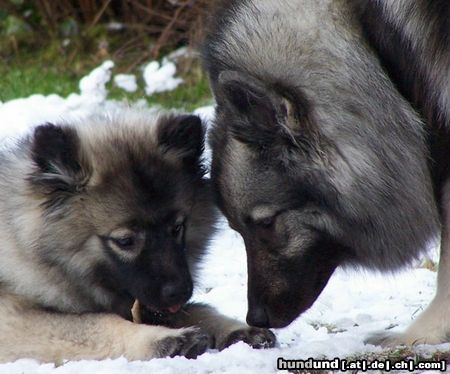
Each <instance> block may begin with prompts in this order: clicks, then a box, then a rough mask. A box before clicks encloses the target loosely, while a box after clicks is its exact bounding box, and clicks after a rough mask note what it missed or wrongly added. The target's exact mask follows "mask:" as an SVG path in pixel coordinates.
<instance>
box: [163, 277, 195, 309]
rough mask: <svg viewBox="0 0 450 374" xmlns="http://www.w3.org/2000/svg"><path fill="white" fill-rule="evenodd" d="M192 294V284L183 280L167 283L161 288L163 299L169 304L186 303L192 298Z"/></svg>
mask: <svg viewBox="0 0 450 374" xmlns="http://www.w3.org/2000/svg"><path fill="white" fill-rule="evenodd" d="M191 294H192V286H191V285H186V284H184V283H182V282H171V283H167V284H165V285H164V286H163V287H162V289H161V299H162V301H163V303H164V304H166V305H169V306H171V305H174V304H183V303H185V302H186V301H188V300H189V299H190V297H191Z"/></svg>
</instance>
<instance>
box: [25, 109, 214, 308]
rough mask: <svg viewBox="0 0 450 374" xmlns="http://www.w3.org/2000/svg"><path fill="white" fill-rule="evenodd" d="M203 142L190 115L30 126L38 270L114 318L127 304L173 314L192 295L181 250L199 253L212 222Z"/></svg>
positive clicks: (122, 117) (128, 113) (196, 120)
mask: <svg viewBox="0 0 450 374" xmlns="http://www.w3.org/2000/svg"><path fill="white" fill-rule="evenodd" d="M146 116H148V117H146ZM203 142H204V129H203V127H202V124H201V121H200V119H199V118H198V117H196V116H192V115H171V114H167V115H161V114H160V115H155V114H153V113H147V112H143V113H136V112H134V111H131V110H130V111H125V112H123V113H119V114H114V115H113V116H112V117H95V118H92V119H89V120H88V123H85V124H79V125H76V126H70V125H63V126H57V125H53V124H46V125H42V126H39V127H37V128H36V129H35V131H34V134H33V135H32V136H31V138H30V157H31V159H32V161H33V169H32V172H31V173H30V174H29V178H28V180H29V186H30V190H31V193H32V195H33V198H34V199H38V200H39V201H40V203H41V206H42V220H43V223H42V225H41V227H42V232H41V233H40V237H39V239H38V247H39V248H38V250H40V251H41V252H42V253H41V258H43V261H45V262H47V263H49V264H54V265H55V266H58V267H59V268H61V269H62V270H63V271H64V272H65V273H66V274H67V275H68V277H70V278H71V279H72V281H73V282H75V283H78V284H79V287H80V288H82V289H84V291H85V292H86V294H87V295H88V296H91V297H92V298H94V299H97V301H98V303H99V304H100V305H102V304H103V305H107V306H108V307H109V308H110V309H112V310H113V311H116V312H118V313H121V314H126V313H127V312H128V311H129V307H130V306H131V303H132V301H133V300H134V299H138V300H139V301H140V302H141V304H142V305H145V306H147V307H149V308H151V309H153V310H158V311H164V310H171V311H175V310H176V309H177V308H178V307H179V306H180V305H181V304H183V303H185V302H186V301H187V300H188V299H189V298H190V297H191V294H192V288H193V285H192V279H191V275H190V270H189V267H188V259H187V253H186V251H192V252H196V251H200V250H202V249H203V247H204V246H205V244H206V240H207V237H208V235H209V233H208V230H211V224H212V221H213V216H214V213H213V208H212V206H211V204H210V202H209V201H208V198H207V197H205V196H203V195H202V194H207V192H208V191H207V186H206V184H205V180H204V179H203V174H204V170H203V166H202V165H201V159H200V158H201V154H202V151H203V145H204V144H203ZM199 195H200V196H199ZM199 215H200V216H201V217H199ZM194 254H195V253H194ZM188 255H189V254H188ZM99 290H100V291H99Z"/></svg>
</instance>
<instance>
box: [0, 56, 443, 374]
mask: <svg viewBox="0 0 450 374" xmlns="http://www.w3.org/2000/svg"><path fill="white" fill-rule="evenodd" d="M111 69H112V63H109V62H106V63H105V64H103V65H102V66H101V67H99V68H98V69H96V70H95V71H93V72H92V73H91V74H90V75H89V76H87V77H85V78H83V79H82V81H81V82H80V94H76V93H74V94H72V95H70V96H68V97H67V98H62V97H59V96H57V95H50V96H46V97H44V96H41V95H34V96H31V97H29V98H23V99H18V100H13V101H10V102H6V103H0V118H1V124H0V138H2V144H4V146H7V145H8V139H14V138H16V137H17V136H18V135H20V134H23V133H24V132H26V131H28V129H29V128H30V127H31V126H33V125H38V124H41V123H44V122H51V121H56V122H58V119H60V118H66V119H67V118H71V117H80V116H84V115H86V114H88V113H89V112H91V111H94V110H95V111H97V110H104V111H107V110H110V109H113V108H116V107H117V106H121V105H128V104H124V103H118V102H114V101H110V100H107V99H106V98H107V90H106V89H105V84H106V83H107V82H108V81H109V80H110V79H111ZM167 69H168V70H170V72H169V73H170V75H171V77H172V76H173V75H174V72H173V71H172V70H173V69H172V67H170V69H169V68H167ZM151 70H152V69H147V78H148V79H147V80H146V81H152V78H151ZM152 71H153V72H154V73H155V74H156V75H157V77H156V78H155V79H154V80H153V81H160V80H161V74H162V73H161V71H160V70H158V69H153V70H152ZM158 74H159V75H158ZM127 79H129V77H128V78H125V80H126V81H127ZM170 79H174V78H170ZM119 80H120V78H119ZM131 80H133V79H132V78H131ZM172 83H173V82H172ZM116 84H117V80H116ZM125 85H126V84H125ZM136 105H145V104H144V103H143V102H141V103H138V104H136ZM197 112H198V113H199V114H200V115H201V116H203V117H204V118H205V119H210V118H211V117H212V115H213V108H212V107H207V108H200V109H199V110H198V111H197ZM433 257H434V258H436V254H435V253H434V254H433ZM246 282H247V279H246V258H245V250H244V245H243V242H242V240H241V238H240V237H239V235H238V234H236V233H235V232H233V231H232V230H231V229H229V228H228V226H227V224H226V223H225V222H223V223H222V224H221V230H220V231H219V232H218V233H217V235H216V237H215V240H214V241H213V244H212V246H211V251H210V253H209V255H208V256H207V258H206V259H205V262H204V265H203V269H202V272H201V276H200V279H199V283H198V287H197V289H196V292H195V295H194V299H195V300H197V301H201V302H206V303H209V304H211V305H214V306H215V307H216V308H217V309H218V310H220V311H221V312H222V313H224V314H227V315H229V316H232V317H236V318H239V319H241V320H245V314H246V305H247V301H246ZM435 283H436V273H434V272H432V271H429V270H426V269H413V270H411V271H408V272H404V273H401V274H398V275H396V276H393V275H389V276H382V275H379V274H378V275H377V274H369V273H365V272H354V271H343V270H339V271H337V272H336V273H335V275H334V276H333V277H332V279H331V280H330V282H329V284H328V286H327V287H326V289H325V291H324V292H323V293H322V295H321V296H320V297H319V299H318V300H317V301H316V303H315V304H314V306H313V307H312V308H311V309H310V310H309V311H308V312H306V313H305V314H304V315H302V316H301V317H300V318H298V319H297V321H295V322H294V323H292V324H291V325H290V326H289V327H287V328H284V329H280V330H276V331H275V333H276V335H277V338H278V346H277V347H276V348H274V349H270V350H265V351H259V350H252V349H251V348H249V347H248V346H246V345H245V344H243V343H238V344H235V345H234V346H232V347H229V348H228V349H226V350H224V351H222V352H217V351H209V352H207V353H205V354H203V355H202V356H200V357H199V358H197V359H196V360H188V359H185V358H181V357H177V358H172V359H171V358H167V359H158V360H151V361H147V362H128V361H127V360H125V359H123V358H120V359H116V360H105V361H80V362H67V363H65V364H64V365H62V366H59V367H55V365H53V364H44V365H41V364H40V363H38V362H36V361H33V360H26V359H23V360H19V361H17V362H15V363H10V364H3V365H0V374H2V373H5V374H6V373H8V374H11V373H50V372H57V373H74V374H78V373H80V372H83V373H85V372H86V373H108V374H114V373H124V372H129V373H144V372H145V373H147V372H153V373H167V374H169V373H180V372H182V373H186V374H188V373H236V374H238V373H239V374H240V373H273V372H276V371H277V370H276V363H277V358H278V357H284V358H291V359H307V358H309V357H316V358H320V357H328V358H330V359H333V358H334V357H346V356H349V355H355V354H359V353H362V352H379V351H380V348H377V347H374V346H368V345H364V343H363V340H364V338H365V337H366V336H367V334H368V333H370V332H373V331H378V330H383V329H386V328H392V329H393V330H399V331H401V330H403V329H404V328H405V327H406V326H407V325H408V324H409V323H410V322H411V320H412V319H414V318H416V317H417V315H418V314H419V313H420V312H421V310H423V308H425V307H426V305H427V304H428V302H429V301H430V300H431V299H432V297H433V294H434V287H435ZM437 348H439V349H440V350H443V351H449V350H450V344H446V345H441V346H440V347H425V346H424V347H422V349H423V350H431V349H437ZM0 349H1V347H0Z"/></svg>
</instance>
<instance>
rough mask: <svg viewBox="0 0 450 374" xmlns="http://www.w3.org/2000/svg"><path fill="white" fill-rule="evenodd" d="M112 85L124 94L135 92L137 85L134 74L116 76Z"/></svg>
mask: <svg viewBox="0 0 450 374" xmlns="http://www.w3.org/2000/svg"><path fill="white" fill-rule="evenodd" d="M114 83H115V85H116V86H117V87H119V88H121V89H123V90H125V91H126V92H136V90H137V89H138V85H137V82H136V76H135V75H134V74H117V75H116V76H114Z"/></svg>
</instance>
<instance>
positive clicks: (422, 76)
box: [358, 0, 450, 201]
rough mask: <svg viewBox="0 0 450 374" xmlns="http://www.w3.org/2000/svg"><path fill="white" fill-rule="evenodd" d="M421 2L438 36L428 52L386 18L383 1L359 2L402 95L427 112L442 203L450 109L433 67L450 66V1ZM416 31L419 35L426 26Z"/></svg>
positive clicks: (449, 172)
mask: <svg viewBox="0 0 450 374" xmlns="http://www.w3.org/2000/svg"><path fill="white" fill-rule="evenodd" d="M417 3H418V6H419V8H420V16H421V17H422V19H423V20H422V22H423V24H425V25H427V27H428V28H429V30H430V31H429V32H430V34H431V35H433V38H431V40H426V43H427V46H428V47H429V50H428V51H427V52H425V51H418V50H417V49H415V48H414V45H413V44H412V43H411V41H410V40H408V39H407V38H406V37H405V35H404V34H403V30H402V29H399V28H398V27H397V25H395V24H393V23H392V22H390V21H389V20H388V19H386V16H385V14H384V13H383V11H382V8H381V7H382V2H377V1H367V0H364V1H360V2H358V5H359V7H360V11H361V22H362V25H363V30H364V32H365V35H366V37H367V39H368V41H369V43H370V44H371V45H372V46H373V47H374V48H375V50H376V52H377V54H378V55H379V57H380V59H381V63H382V65H383V67H384V68H385V70H386V71H387V73H388V74H389V76H390V78H391V79H392V81H393V82H394V83H395V84H396V86H397V88H398V89H399V91H400V93H401V94H402V95H403V96H404V97H405V98H406V99H408V100H409V102H410V103H411V104H412V105H413V106H414V107H415V108H416V109H417V110H418V111H419V112H420V113H421V115H422V117H423V118H424V120H425V122H426V123H427V125H428V130H429V131H428V139H429V145H430V153H431V159H430V167H431V171H432V175H433V179H434V184H435V194H436V197H437V200H438V201H440V200H441V193H442V192H441V189H442V185H443V183H444V182H445V181H446V180H447V178H449V176H450V152H449V149H450V113H442V110H441V109H440V108H439V104H438V103H437V101H436V100H435V95H434V94H435V89H436V88H435V86H434V84H433V83H432V81H431V80H430V74H431V69H432V65H433V64H434V63H435V62H436V61H437V60H438V59H441V60H443V61H444V64H447V65H446V66H447V69H448V66H450V48H449V46H450V2H449V1H448V0H434V1H428V0H420V1H417ZM413 16H414V17H416V16H415V15H413ZM415 32H416V33H417V36H416V38H417V39H419V38H420V37H421V34H422V33H423V30H422V29H418V30H415ZM443 68H445V66H443Z"/></svg>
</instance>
